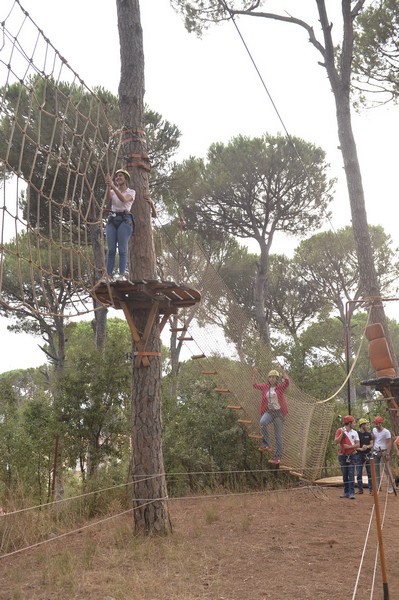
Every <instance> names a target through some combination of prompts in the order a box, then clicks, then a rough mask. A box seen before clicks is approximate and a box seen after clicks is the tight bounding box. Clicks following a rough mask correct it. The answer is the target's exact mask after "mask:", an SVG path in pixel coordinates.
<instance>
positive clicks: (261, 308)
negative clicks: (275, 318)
mask: <svg viewBox="0 0 399 600" xmlns="http://www.w3.org/2000/svg"><path fill="white" fill-rule="evenodd" d="M258 243H259V246H260V260H259V263H258V264H257V268H256V279H255V298H254V304H255V316H256V321H257V323H258V326H259V335H260V338H261V340H262V341H263V343H264V344H265V346H266V348H267V349H268V350H270V348H271V344H270V332H269V319H268V317H267V315H266V312H265V311H266V309H265V306H266V302H265V298H266V295H267V294H268V289H269V285H268V281H269V247H270V244H269V243H268V244H266V243H264V242H263V240H261V239H258Z"/></svg>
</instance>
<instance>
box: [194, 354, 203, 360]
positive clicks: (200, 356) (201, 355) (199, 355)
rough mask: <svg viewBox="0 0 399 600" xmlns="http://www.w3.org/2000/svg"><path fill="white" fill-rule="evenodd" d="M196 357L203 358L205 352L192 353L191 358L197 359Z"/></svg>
mask: <svg viewBox="0 0 399 600" xmlns="http://www.w3.org/2000/svg"><path fill="white" fill-rule="evenodd" d="M198 358H205V354H194V355H193V356H192V357H191V360H197V359H198Z"/></svg>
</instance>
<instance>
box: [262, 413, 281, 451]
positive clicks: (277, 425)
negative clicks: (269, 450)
mask: <svg viewBox="0 0 399 600" xmlns="http://www.w3.org/2000/svg"><path fill="white" fill-rule="evenodd" d="M270 423H273V427H274V436H275V438H276V450H275V452H274V458H278V459H280V460H281V459H282V458H283V427H284V417H283V413H282V412H281V410H272V411H270V412H269V411H268V412H265V413H263V415H262V416H261V418H260V430H261V433H262V436H263V445H264V446H270V443H269V428H268V425H270Z"/></svg>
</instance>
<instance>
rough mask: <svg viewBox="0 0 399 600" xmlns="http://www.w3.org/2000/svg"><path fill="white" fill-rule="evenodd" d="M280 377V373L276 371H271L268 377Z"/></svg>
mask: <svg viewBox="0 0 399 600" xmlns="http://www.w3.org/2000/svg"><path fill="white" fill-rule="evenodd" d="M279 375H280V373H279V372H278V371H276V369H272V370H271V371H269V375H268V377H278V376H279Z"/></svg>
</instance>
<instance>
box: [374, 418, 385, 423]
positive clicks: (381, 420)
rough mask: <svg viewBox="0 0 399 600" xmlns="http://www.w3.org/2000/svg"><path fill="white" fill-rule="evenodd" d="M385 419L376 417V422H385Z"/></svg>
mask: <svg viewBox="0 0 399 600" xmlns="http://www.w3.org/2000/svg"><path fill="white" fill-rule="evenodd" d="M383 422H384V419H383V418H382V417H374V423H383Z"/></svg>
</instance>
